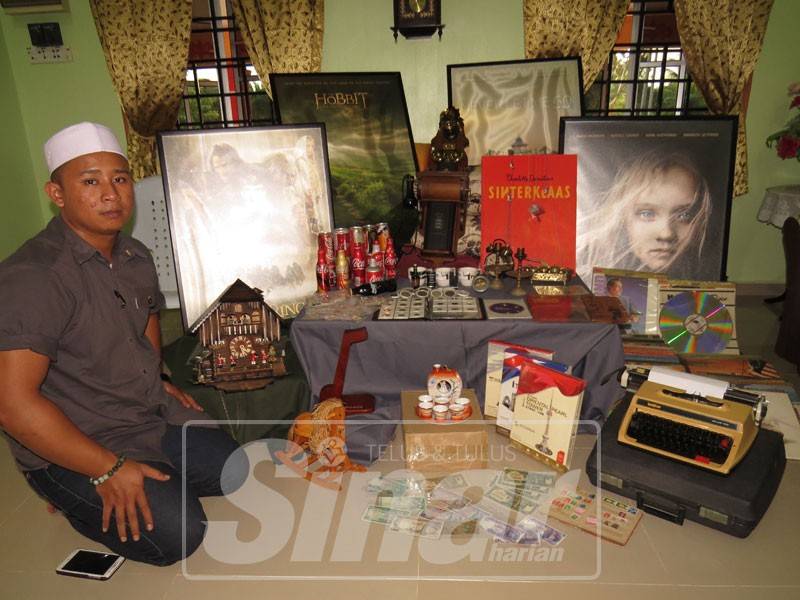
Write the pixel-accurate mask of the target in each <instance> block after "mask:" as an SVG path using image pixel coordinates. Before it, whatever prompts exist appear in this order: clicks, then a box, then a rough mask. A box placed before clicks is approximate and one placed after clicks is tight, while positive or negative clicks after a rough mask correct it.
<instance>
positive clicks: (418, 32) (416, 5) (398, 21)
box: [391, 0, 444, 42]
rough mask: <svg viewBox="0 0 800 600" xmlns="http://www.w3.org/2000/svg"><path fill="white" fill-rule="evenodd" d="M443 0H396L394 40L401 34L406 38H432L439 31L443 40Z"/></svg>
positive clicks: (393, 28)
mask: <svg viewBox="0 0 800 600" xmlns="http://www.w3.org/2000/svg"><path fill="white" fill-rule="evenodd" d="M441 20H442V2H441V0H394V27H392V28H391V29H392V31H393V32H394V40H395V42H396V41H397V34H398V33H401V34H402V35H403V37H405V38H418V37H430V36H432V35H433V34H434V33H436V31H437V30H438V31H439V39H442V29H444V25H442V23H441Z"/></svg>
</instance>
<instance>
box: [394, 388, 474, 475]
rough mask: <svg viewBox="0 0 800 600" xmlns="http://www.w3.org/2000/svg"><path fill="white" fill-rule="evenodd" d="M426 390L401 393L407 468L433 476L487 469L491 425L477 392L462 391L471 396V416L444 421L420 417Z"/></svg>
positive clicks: (466, 395)
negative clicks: (485, 419)
mask: <svg viewBox="0 0 800 600" xmlns="http://www.w3.org/2000/svg"><path fill="white" fill-rule="evenodd" d="M425 393H427V392H426V391H425V390H411V391H405V392H403V393H402V394H401V401H402V405H403V454H404V456H405V460H406V468H408V469H411V470H414V471H420V472H423V473H425V474H426V475H432V476H437V475H445V474H447V473H454V472H457V471H464V470H467V469H484V468H486V463H487V459H488V456H489V450H488V447H489V433H488V429H487V427H488V426H487V425H486V424H485V423H484V420H483V415H482V414H481V409H480V406H479V405H478V400H477V398H476V397H475V392H474V391H473V390H469V389H468V390H464V391H463V392H462V394H461V395H462V396H463V397H466V398H469V399H470V406H471V408H472V414H471V415H470V416H469V418H467V419H464V420H463V421H452V422H446V423H441V424H440V423H438V422H434V421H433V419H421V418H420V417H418V416H417V413H416V406H417V402H418V396H419V395H420V394H425Z"/></svg>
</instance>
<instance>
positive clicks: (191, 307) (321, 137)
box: [158, 124, 333, 330]
mask: <svg viewBox="0 0 800 600" xmlns="http://www.w3.org/2000/svg"><path fill="white" fill-rule="evenodd" d="M326 147H327V146H326V143H325V130H324V127H323V126H322V125H318V124H317V125H302V126H299V125H298V126H271V127H248V128H240V129H218V130H192V131H174V132H165V133H160V134H159V135H158V150H159V158H160V160H161V174H162V178H163V181H164V192H165V196H166V203H167V215H168V217H169V228H170V236H171V238H172V248H173V252H174V255H175V266H176V269H175V270H176V274H177V278H178V295H179V297H180V303H181V313H182V316H183V323H184V326H185V327H186V328H187V329H190V330H191V329H194V326H195V325H196V323H197V321H198V320H199V318H200V317H201V316H202V314H203V311H205V310H206V308H208V306H209V305H210V304H211V303H212V302H213V301H214V300H215V299H216V298H217V297H218V296H219V295H220V294H221V293H222V292H223V291H225V289H227V288H228V286H230V285H231V284H232V283H233V282H234V281H235V280H236V279H237V278H238V279H241V280H242V281H243V282H245V283H246V284H247V285H249V286H250V287H256V288H259V289H260V290H262V291H263V292H264V300H265V301H266V302H267V303H268V304H269V305H270V306H272V307H273V308H274V309H275V310H276V311H277V312H278V313H279V314H280V315H281V316H282V317H284V318H285V317H292V316H295V315H296V314H297V313H298V312H299V311H300V309H301V308H302V305H303V301H304V299H305V298H306V297H308V296H310V295H311V294H313V293H314V292H315V291H316V289H317V282H316V272H315V264H316V251H317V234H318V233H319V232H320V231H330V230H331V226H332V224H333V213H332V209H331V200H330V182H329V176H328V157H327V150H326Z"/></svg>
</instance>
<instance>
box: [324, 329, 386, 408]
mask: <svg viewBox="0 0 800 600" xmlns="http://www.w3.org/2000/svg"><path fill="white" fill-rule="evenodd" d="M367 337H368V334H367V328H366V327H359V328H358V329H346V330H345V332H344V334H343V335H342V346H341V348H340V349H339V362H338V363H337V365H336V374H335V375H334V377H333V383H329V384H328V385H325V386H322V389H321V390H320V391H319V401H320V402H323V401H325V400H329V399H331V398H340V399H341V400H342V404H343V405H344V408H345V412H346V414H348V415H361V414H365V413H371V412H373V411H374V410H375V396H373V395H372V394H345V393H343V392H344V378H345V375H346V374H347V361H348V360H349V358H350V346H352V345H353V344H357V343H359V342H363V341H365V340H366V339H367Z"/></svg>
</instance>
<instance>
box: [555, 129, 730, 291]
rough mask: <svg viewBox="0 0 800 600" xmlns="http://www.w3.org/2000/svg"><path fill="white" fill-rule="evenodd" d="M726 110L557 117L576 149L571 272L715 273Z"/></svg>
mask: <svg viewBox="0 0 800 600" xmlns="http://www.w3.org/2000/svg"><path fill="white" fill-rule="evenodd" d="M736 126H737V122H736V117H682V118H657V117H653V118H647V117H636V118H622V117H613V118H585V119H576V118H563V119H562V120H561V135H560V140H561V141H560V148H561V151H562V152H564V153H565V154H577V155H578V211H577V223H576V230H575V233H576V246H577V247H576V251H577V272H578V274H579V275H580V276H581V277H582V278H583V280H584V281H587V282H588V281H590V278H591V274H592V268H593V267H599V268H615V269H631V270H634V271H650V272H653V273H665V274H667V275H669V276H670V277H672V278H677V279H699V280H706V281H715V280H720V279H724V278H725V262H726V256H727V252H728V229H729V223H730V212H731V209H730V203H731V197H732V189H733V165H734V153H735V151H736V148H735V146H736Z"/></svg>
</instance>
